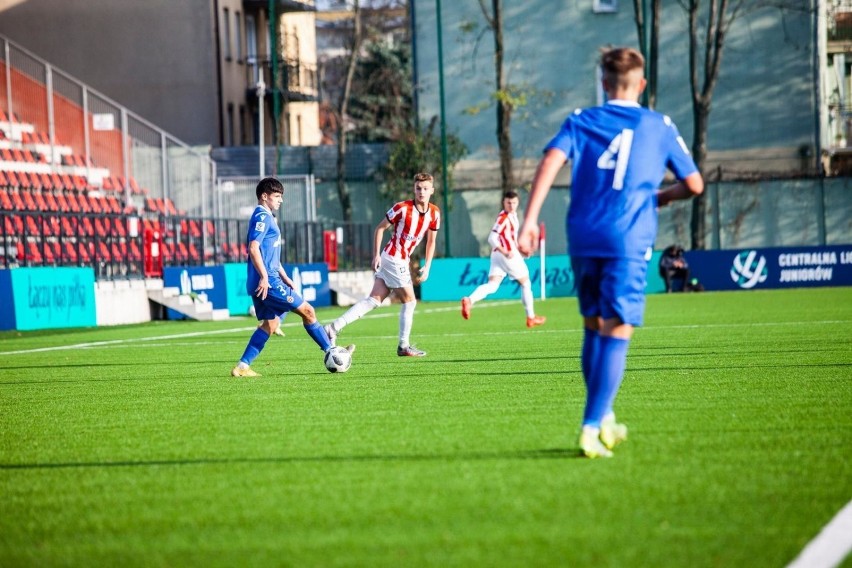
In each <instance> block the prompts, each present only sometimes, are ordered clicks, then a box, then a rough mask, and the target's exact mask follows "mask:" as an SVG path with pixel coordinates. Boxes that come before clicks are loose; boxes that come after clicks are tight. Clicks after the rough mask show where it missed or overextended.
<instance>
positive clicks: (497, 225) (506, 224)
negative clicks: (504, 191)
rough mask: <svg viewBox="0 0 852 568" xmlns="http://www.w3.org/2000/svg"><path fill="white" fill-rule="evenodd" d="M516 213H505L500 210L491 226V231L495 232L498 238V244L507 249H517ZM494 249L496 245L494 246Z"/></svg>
mask: <svg viewBox="0 0 852 568" xmlns="http://www.w3.org/2000/svg"><path fill="white" fill-rule="evenodd" d="M518 226H519V225H518V214H517V213H515V212H512V213H506V211H500V214H499V215H497V221H495V222H494V226H493V227H492V228H491V232H492V233H496V234H497V237H498V238H499V239H500V246H502V247H503V248H505V249H506V250H509V251H515V252H517V251H518ZM494 248H495V249H496V248H497V247H494Z"/></svg>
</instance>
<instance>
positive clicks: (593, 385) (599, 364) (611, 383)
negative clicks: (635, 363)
mask: <svg viewBox="0 0 852 568" xmlns="http://www.w3.org/2000/svg"><path fill="white" fill-rule="evenodd" d="M629 345H630V340H629V339H621V338H618V337H606V336H601V337H600V339H599V340H598V356H597V359H596V360H595V364H594V365H593V366H592V369H591V375H590V377H589V388H588V392H587V393H586V410H585V412H584V413H583V425H584V426H593V427H595V428H600V425H601V419H602V418H603V417H604V416H605V415H606V413H607V412H610V411H611V410H612V403H613V402H614V401H615V395H616V394H618V388H619V387H620V386H621V380H622V379H623V378H624V368H625V367H626V365H627V347H628V346H629Z"/></svg>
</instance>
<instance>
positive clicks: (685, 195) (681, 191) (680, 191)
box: [657, 172, 704, 207]
mask: <svg viewBox="0 0 852 568" xmlns="http://www.w3.org/2000/svg"><path fill="white" fill-rule="evenodd" d="M703 192H704V179H703V178H702V177H701V174H700V173H698V172H695V173H694V174H692V175H689V176H686V178H684V179H683V180H681V181H679V182H677V183H675V184H672V185H670V186H668V187H666V188H665V189H661V190H660V191H658V192H657V206H658V207H665V206H666V205H668V204H669V203H671V202H672V201H677V200H680V199H689V198H690V197H695V196H696V195H701V194H702V193H703Z"/></svg>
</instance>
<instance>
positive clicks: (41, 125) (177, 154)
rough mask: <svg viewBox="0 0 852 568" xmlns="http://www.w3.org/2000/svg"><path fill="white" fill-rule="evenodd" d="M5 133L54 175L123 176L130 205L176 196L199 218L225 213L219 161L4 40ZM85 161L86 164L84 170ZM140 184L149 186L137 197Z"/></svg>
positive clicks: (0, 103)
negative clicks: (217, 192)
mask: <svg viewBox="0 0 852 568" xmlns="http://www.w3.org/2000/svg"><path fill="white" fill-rule="evenodd" d="M0 44H2V45H0V111H2V112H3V114H2V115H0V130H2V131H3V133H4V135H5V138H6V139H7V142H9V143H11V144H14V145H17V146H19V147H21V148H29V149H31V150H33V151H37V152H38V153H39V154H40V155H41V156H43V158H44V159H43V162H42V163H41V164H40V165H39V167H40V168H41V170H43V171H46V172H57V173H62V172H65V173H71V171H70V169H69V168H70V166H68V162H69V161H71V160H72V159H73V161H74V162H76V163H77V164H78V165H76V166H74V167H75V168H76V170H75V173H77V174H79V175H84V176H85V177H86V178H87V179H88V181H89V183H90V184H91V185H92V186H93V187H95V188H100V187H102V186H103V184H104V183H105V180H106V179H107V178H116V179H117V180H118V181H119V184H120V185H121V187H120V188H119V189H120V190H121V191H122V192H123V194H124V195H123V197H124V200H125V202H126V203H127V204H130V205H137V206H138V205H140V204H139V203H138V195H139V194H140V193H141V194H146V195H150V196H152V197H157V198H169V199H171V200H172V201H174V202H175V203H176V204H177V206H178V208H179V209H181V210H184V211H186V212H188V213H189V214H192V215H197V216H202V217H204V216H218V215H219V212H218V211H217V210H216V201H215V198H214V197H215V196H214V192H213V187H214V180H215V179H216V164H215V162H213V161H212V160H211V159H210V157H209V156H208V155H207V154H206V153H203V152H199V151H196V150H195V149H193V148H192V147H190V146H189V145H187V144H184V143H183V142H181V141H180V140H178V139H176V138H175V137H173V136H171V135H169V134H168V133H166V132H165V131H163V130H162V129H160V128H158V127H157V126H155V125H153V124H151V123H150V122H148V121H147V120H145V119H144V118H142V117H140V116H138V115H136V114H134V113H133V112H131V111H129V110H128V109H127V108H125V107H123V106H121V105H120V104H118V103H117V102H115V101H113V100H111V99H110V98H109V97H107V96H105V95H103V94H101V93H99V92H97V91H95V90H94V89H92V88H90V87H88V86H87V85H85V84H84V83H82V82H81V81H79V80H77V79H75V78H74V77H72V76H71V75H69V74H67V73H65V72H63V71H61V70H59V69H57V68H56V67H54V66H52V65H51V64H49V63H48V62H46V61H44V60H43V59H40V58H39V57H38V56H36V55H34V54H33V53H31V52H29V51H28V50H26V49H25V48H23V47H21V46H19V45H17V44H15V43H13V42H11V41H10V40H9V39H7V38H5V37H2V36H0ZM80 164H82V165H80ZM134 186H138V187H139V188H141V190H143V191H140V192H134Z"/></svg>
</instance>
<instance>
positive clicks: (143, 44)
mask: <svg viewBox="0 0 852 568" xmlns="http://www.w3.org/2000/svg"><path fill="white" fill-rule="evenodd" d="M229 1H230V0H229ZM233 1H234V2H236V4H240V2H239V1H238V0H233ZM164 13H167V14H168V17H163V14H164ZM214 30H215V26H214V23H213V8H212V3H211V2H210V1H209V0H180V1H179V2H175V1H173V0H144V1H139V0H28V1H26V2H18V1H16V0H0V34H3V35H5V36H7V37H9V38H10V39H11V40H12V41H14V42H16V43H18V44H20V45H22V46H24V47H25V48H27V49H28V50H30V51H32V52H33V53H35V54H36V55H37V56H39V57H41V58H43V59H45V60H47V61H48V62H49V63H51V64H53V65H55V66H56V67H58V68H59V69H61V70H63V71H65V72H67V73H70V74H71V75H73V76H74V77H76V78H78V79H80V80H81V81H83V82H84V83H87V84H88V85H90V86H91V87H93V88H94V89H96V90H98V91H101V92H102V93H104V94H105V95H107V96H109V97H110V98H112V99H113V100H115V101H116V102H118V103H120V104H122V105H124V106H126V107H127V108H129V109H130V110H132V111H133V112H135V113H137V114H139V115H140V116H142V117H144V118H146V119H147V120H149V121H151V122H153V123H154V124H156V125H158V126H160V127H161V128H163V129H164V130H166V131H167V132H169V133H170V134H173V135H174V136H176V137H177V138H178V139H180V140H183V141H184V142H187V143H189V144H211V143H213V142H214V141H217V140H218V131H219V119H218V112H217V108H218V107H217V105H218V103H217V92H218V86H217V78H216V59H215V57H216V43H215V37H214Z"/></svg>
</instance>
